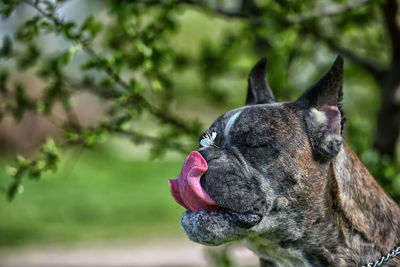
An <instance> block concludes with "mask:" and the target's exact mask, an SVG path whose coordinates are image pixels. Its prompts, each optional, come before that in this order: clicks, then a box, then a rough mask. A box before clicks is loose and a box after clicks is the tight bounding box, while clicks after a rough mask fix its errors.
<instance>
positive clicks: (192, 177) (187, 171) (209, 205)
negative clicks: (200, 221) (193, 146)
mask: <svg viewBox="0 0 400 267" xmlns="http://www.w3.org/2000/svg"><path fill="white" fill-rule="evenodd" d="M206 171H207V162H206V160H205V159H204V158H203V157H202V156H201V154H200V153H199V152H197V151H192V152H191V153H190V154H189V156H188V157H187V158H186V160H185V162H184V163H183V167H182V170H181V172H180V173H179V176H178V178H176V179H175V180H171V179H170V180H168V183H169V187H170V189H171V194H172V196H173V197H174V199H175V200H176V202H178V203H179V204H180V205H182V206H183V207H185V208H186V209H190V210H191V211H196V210H199V209H205V210H208V211H214V210H217V207H218V206H217V203H216V202H215V201H214V200H213V199H212V198H211V197H210V196H209V195H208V194H207V193H206V192H205V191H204V190H203V188H202V187H201V185H200V177H201V176H202V175H203V174H204V173H205V172H206Z"/></svg>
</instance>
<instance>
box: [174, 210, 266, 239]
mask: <svg viewBox="0 0 400 267" xmlns="http://www.w3.org/2000/svg"><path fill="white" fill-rule="evenodd" d="M261 219H262V216H260V215H258V214H253V213H237V212H234V211H231V210H219V211H206V210H197V211H190V210H187V211H186V212H185V213H184V214H183V215H182V219H181V223H180V224H181V227H182V229H183V231H184V232H185V233H186V235H187V236H188V237H189V239H191V240H192V241H194V242H197V243H201V244H204V245H215V246H216V245H220V244H223V243H226V242H229V241H233V240H240V239H243V238H245V237H246V235H247V234H248V233H250V232H251V228H252V227H253V226H255V225H257V224H258V223H259V222H260V221H261Z"/></svg>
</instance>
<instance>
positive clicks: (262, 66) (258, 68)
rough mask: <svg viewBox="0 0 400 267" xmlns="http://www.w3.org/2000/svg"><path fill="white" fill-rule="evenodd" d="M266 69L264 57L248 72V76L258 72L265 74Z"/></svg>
mask: <svg viewBox="0 0 400 267" xmlns="http://www.w3.org/2000/svg"><path fill="white" fill-rule="evenodd" d="M266 68H267V58H266V57H262V58H261V59H260V60H259V61H258V62H257V63H256V65H254V67H253V69H252V70H251V72H250V75H252V74H254V73H258V72H262V73H264V74H265V72H266Z"/></svg>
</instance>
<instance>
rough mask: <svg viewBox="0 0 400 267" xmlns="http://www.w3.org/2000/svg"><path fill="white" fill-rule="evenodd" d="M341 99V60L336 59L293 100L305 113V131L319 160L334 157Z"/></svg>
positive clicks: (338, 142)
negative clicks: (319, 77) (316, 80)
mask: <svg viewBox="0 0 400 267" xmlns="http://www.w3.org/2000/svg"><path fill="white" fill-rule="evenodd" d="M342 97H343V58H342V57H341V56H338V57H337V58H336V60H335V62H334V63H333V65H332V67H331V68H330V70H329V71H328V72H327V73H326V74H325V75H324V76H323V77H322V78H321V79H320V80H319V81H318V82H317V83H316V84H314V85H313V86H311V87H310V88H309V89H308V90H307V91H306V92H305V93H304V94H303V95H302V96H301V97H300V98H299V99H298V100H297V101H296V103H297V104H299V105H300V106H301V107H302V108H304V109H305V110H306V113H305V114H306V115H305V121H306V125H307V132H308V134H309V139H310V143H311V146H312V148H313V152H314V154H315V157H316V159H317V160H319V161H325V160H327V159H330V158H332V157H334V156H336V155H337V153H338V152H339V150H340V146H341V144H342V139H343V138H342V134H343V127H344V117H343V113H342V103H341V102H342Z"/></svg>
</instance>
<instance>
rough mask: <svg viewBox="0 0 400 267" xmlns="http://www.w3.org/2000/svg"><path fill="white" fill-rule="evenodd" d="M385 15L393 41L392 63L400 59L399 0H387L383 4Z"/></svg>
mask: <svg viewBox="0 0 400 267" xmlns="http://www.w3.org/2000/svg"><path fill="white" fill-rule="evenodd" d="M381 9H382V13H383V17H384V19H385V22H386V27H387V31H388V34H389V37H390V40H391V43H392V65H394V64H399V61H400V25H398V23H397V16H399V14H398V13H399V12H400V10H399V5H398V3H397V0H387V1H386V2H385V3H384V4H383V5H382V6H381Z"/></svg>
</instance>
